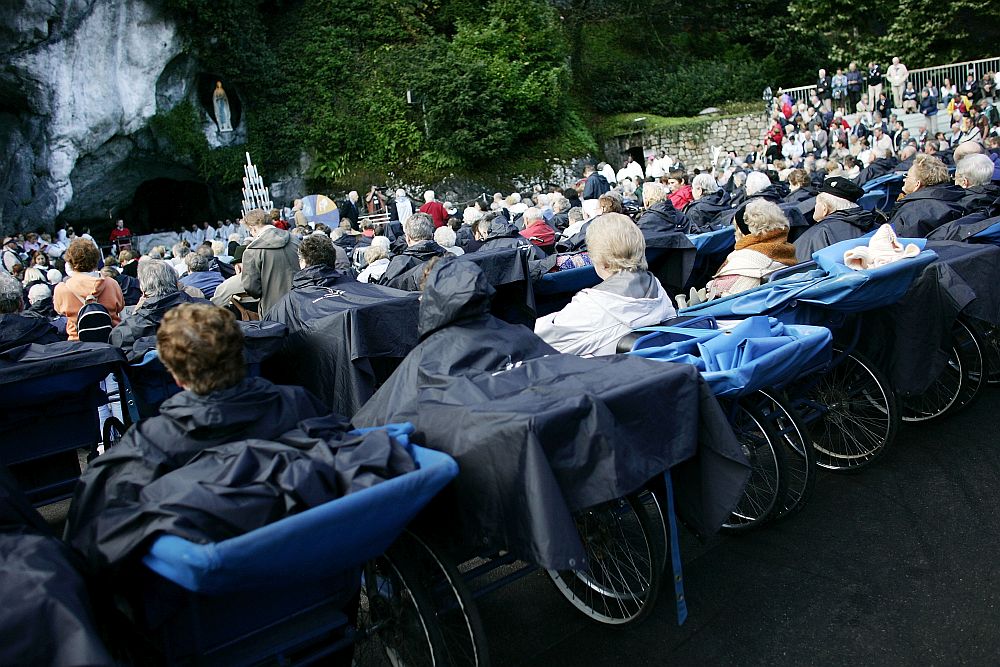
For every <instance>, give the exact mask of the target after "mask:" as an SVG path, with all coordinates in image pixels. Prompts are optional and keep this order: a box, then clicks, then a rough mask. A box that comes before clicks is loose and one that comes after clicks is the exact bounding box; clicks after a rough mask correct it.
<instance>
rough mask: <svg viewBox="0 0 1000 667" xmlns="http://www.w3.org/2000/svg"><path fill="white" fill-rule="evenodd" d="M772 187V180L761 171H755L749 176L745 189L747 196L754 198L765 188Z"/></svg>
mask: <svg viewBox="0 0 1000 667" xmlns="http://www.w3.org/2000/svg"><path fill="white" fill-rule="evenodd" d="M770 185H771V179H770V178H768V177H767V174H765V173H764V172H761V171H755V172H752V173H750V174H749V175H748V176H747V182H746V186H745V189H746V191H747V196H748V197H752V196H753V195H755V194H757V193H758V192H760V191H761V190H763V189H764V188H766V187H768V186H770Z"/></svg>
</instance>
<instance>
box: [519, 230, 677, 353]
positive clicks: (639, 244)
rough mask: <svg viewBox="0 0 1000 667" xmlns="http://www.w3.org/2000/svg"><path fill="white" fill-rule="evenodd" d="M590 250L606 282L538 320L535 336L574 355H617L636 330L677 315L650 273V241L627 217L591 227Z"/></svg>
mask: <svg viewBox="0 0 1000 667" xmlns="http://www.w3.org/2000/svg"><path fill="white" fill-rule="evenodd" d="M587 249H588V250H589V252H590V259H591V261H592V262H593V265H594V268H595V269H596V270H597V275H598V276H599V277H600V278H601V279H602V282H601V283H600V284H599V285H597V286H596V287H593V288H589V289H585V290H582V291H580V292H579V293H578V294H577V295H576V296H574V297H573V300H572V301H570V303H569V304H568V305H567V306H566V307H565V308H563V309H562V310H560V311H559V312H556V313H552V314H551V315H546V316H544V317H540V318H538V320H537V321H536V322H535V333H536V334H538V336H539V337H541V338H542V340H544V341H545V342H547V343H548V344H549V345H551V346H552V347H554V348H556V349H557V350H559V351H560V352H565V353H569V354H579V355H604V354H614V353H615V347H616V346H617V344H618V340H619V339H620V338H621V337H622V336H624V335H625V334H627V333H628V332H629V331H631V330H632V329H634V328H636V327H642V326H649V325H653V324H659V323H660V322H663V321H664V320H667V319H670V318H672V317H674V316H675V315H676V314H677V313H676V311H675V310H674V306H673V304H672V303H671V301H670V297H669V296H668V295H667V293H666V291H665V290H664V289H663V287H662V286H661V285H660V283H659V281H658V280H657V279H656V277H655V276H653V274H651V273H650V272H649V271H648V270H647V266H646V242H645V240H644V239H643V236H642V232H641V231H640V230H639V228H638V227H637V226H636V225H635V223H633V222H632V220H630V219H629V218H628V217H627V216H625V215H621V214H619V213H606V214H604V215H601V216H599V217H597V218H595V219H594V220H593V222H591V223H590V226H589V227H588V228H587Z"/></svg>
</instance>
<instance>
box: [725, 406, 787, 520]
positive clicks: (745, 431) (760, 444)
mask: <svg viewBox="0 0 1000 667" xmlns="http://www.w3.org/2000/svg"><path fill="white" fill-rule="evenodd" d="M725 407H726V408H728V410H727V413H728V414H729V415H730V423H731V426H732V427H733V433H734V434H735V435H736V440H737V441H739V443H740V446H741V447H742V448H743V453H744V454H745V455H746V457H747V459H748V460H749V461H750V479H749V480H748V481H747V485H746V488H745V489H744V490H743V497H742V498H740V502H739V503H738V504H737V505H736V509H734V510H733V513H732V514H730V515H729V518H728V519H727V520H726V523H724V524H722V527H723V528H725V529H726V530H730V531H742V530H750V529H752V528H756V527H758V526H761V525H763V524H764V523H766V522H767V521H768V520H769V519H771V518H772V517H773V516H775V515H776V514H777V512H778V508H779V506H780V505H781V504H782V503H783V502H784V498H785V495H786V493H787V491H788V477H789V474H788V468H789V465H790V464H789V461H788V457H789V455H788V447H787V445H786V444H784V443H783V442H782V438H781V436H780V435H778V433H777V431H775V429H774V428H773V427H772V426H771V424H770V420H769V419H767V418H766V417H765V416H764V414H763V413H762V412H761V411H760V410H759V409H758V407H757V406H755V405H752V404H751V403H750V402H747V401H745V400H743V399H741V400H740V401H737V402H735V403H732V404H730V405H727V406H725Z"/></svg>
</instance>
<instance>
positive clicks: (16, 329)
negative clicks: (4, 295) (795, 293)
mask: <svg viewBox="0 0 1000 667" xmlns="http://www.w3.org/2000/svg"><path fill="white" fill-rule="evenodd" d="M61 340H66V337H65V336H60V335H59V331H58V330H57V329H56V328H55V327H54V326H52V325H51V324H50V323H49V322H48V321H47V320H44V319H40V318H38V317H25V316H24V315H21V314H20V313H5V314H3V315H0V352H6V351H8V350H12V349H14V348H15V347H20V346H21V345H28V344H29V343H38V344H39V345H45V344H46V343H58V342H59V341H61Z"/></svg>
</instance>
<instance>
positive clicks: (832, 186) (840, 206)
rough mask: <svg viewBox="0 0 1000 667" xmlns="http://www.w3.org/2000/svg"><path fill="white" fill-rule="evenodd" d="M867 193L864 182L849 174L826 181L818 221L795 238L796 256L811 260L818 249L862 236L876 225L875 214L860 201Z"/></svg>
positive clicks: (815, 214)
mask: <svg viewBox="0 0 1000 667" xmlns="http://www.w3.org/2000/svg"><path fill="white" fill-rule="evenodd" d="M864 193H865V191H864V190H862V189H861V187H860V186H858V185H855V184H854V181H852V180H851V179H849V178H847V177H845V176H834V177H833V178H828V179H826V180H825V181H823V186H822V187H821V188H820V191H819V194H818V195H816V209H815V210H814V211H813V220H815V221H816V224H815V225H813V226H812V227H810V228H809V229H807V230H806V231H804V232H803V233H802V236H800V237H799V238H797V239H795V243H794V244H793V245H794V246H795V258H796V259H798V261H800V262H807V261H809V260H810V259H811V258H812V255H813V253H814V252H816V251H817V250H822V249H823V248H826V247H827V246H831V245H833V244H834V243H839V242H841V241H847V240H848V239H856V238H859V237H861V236H864V235H865V234H867V233H868V232H870V231H872V230H873V229H875V227H876V226H877V225H876V223H875V214H874V213H873V212H871V211H866V210H865V209H863V208H861V207H860V206H858V204H857V202H858V199H860V198H861V195H863V194H864Z"/></svg>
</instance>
